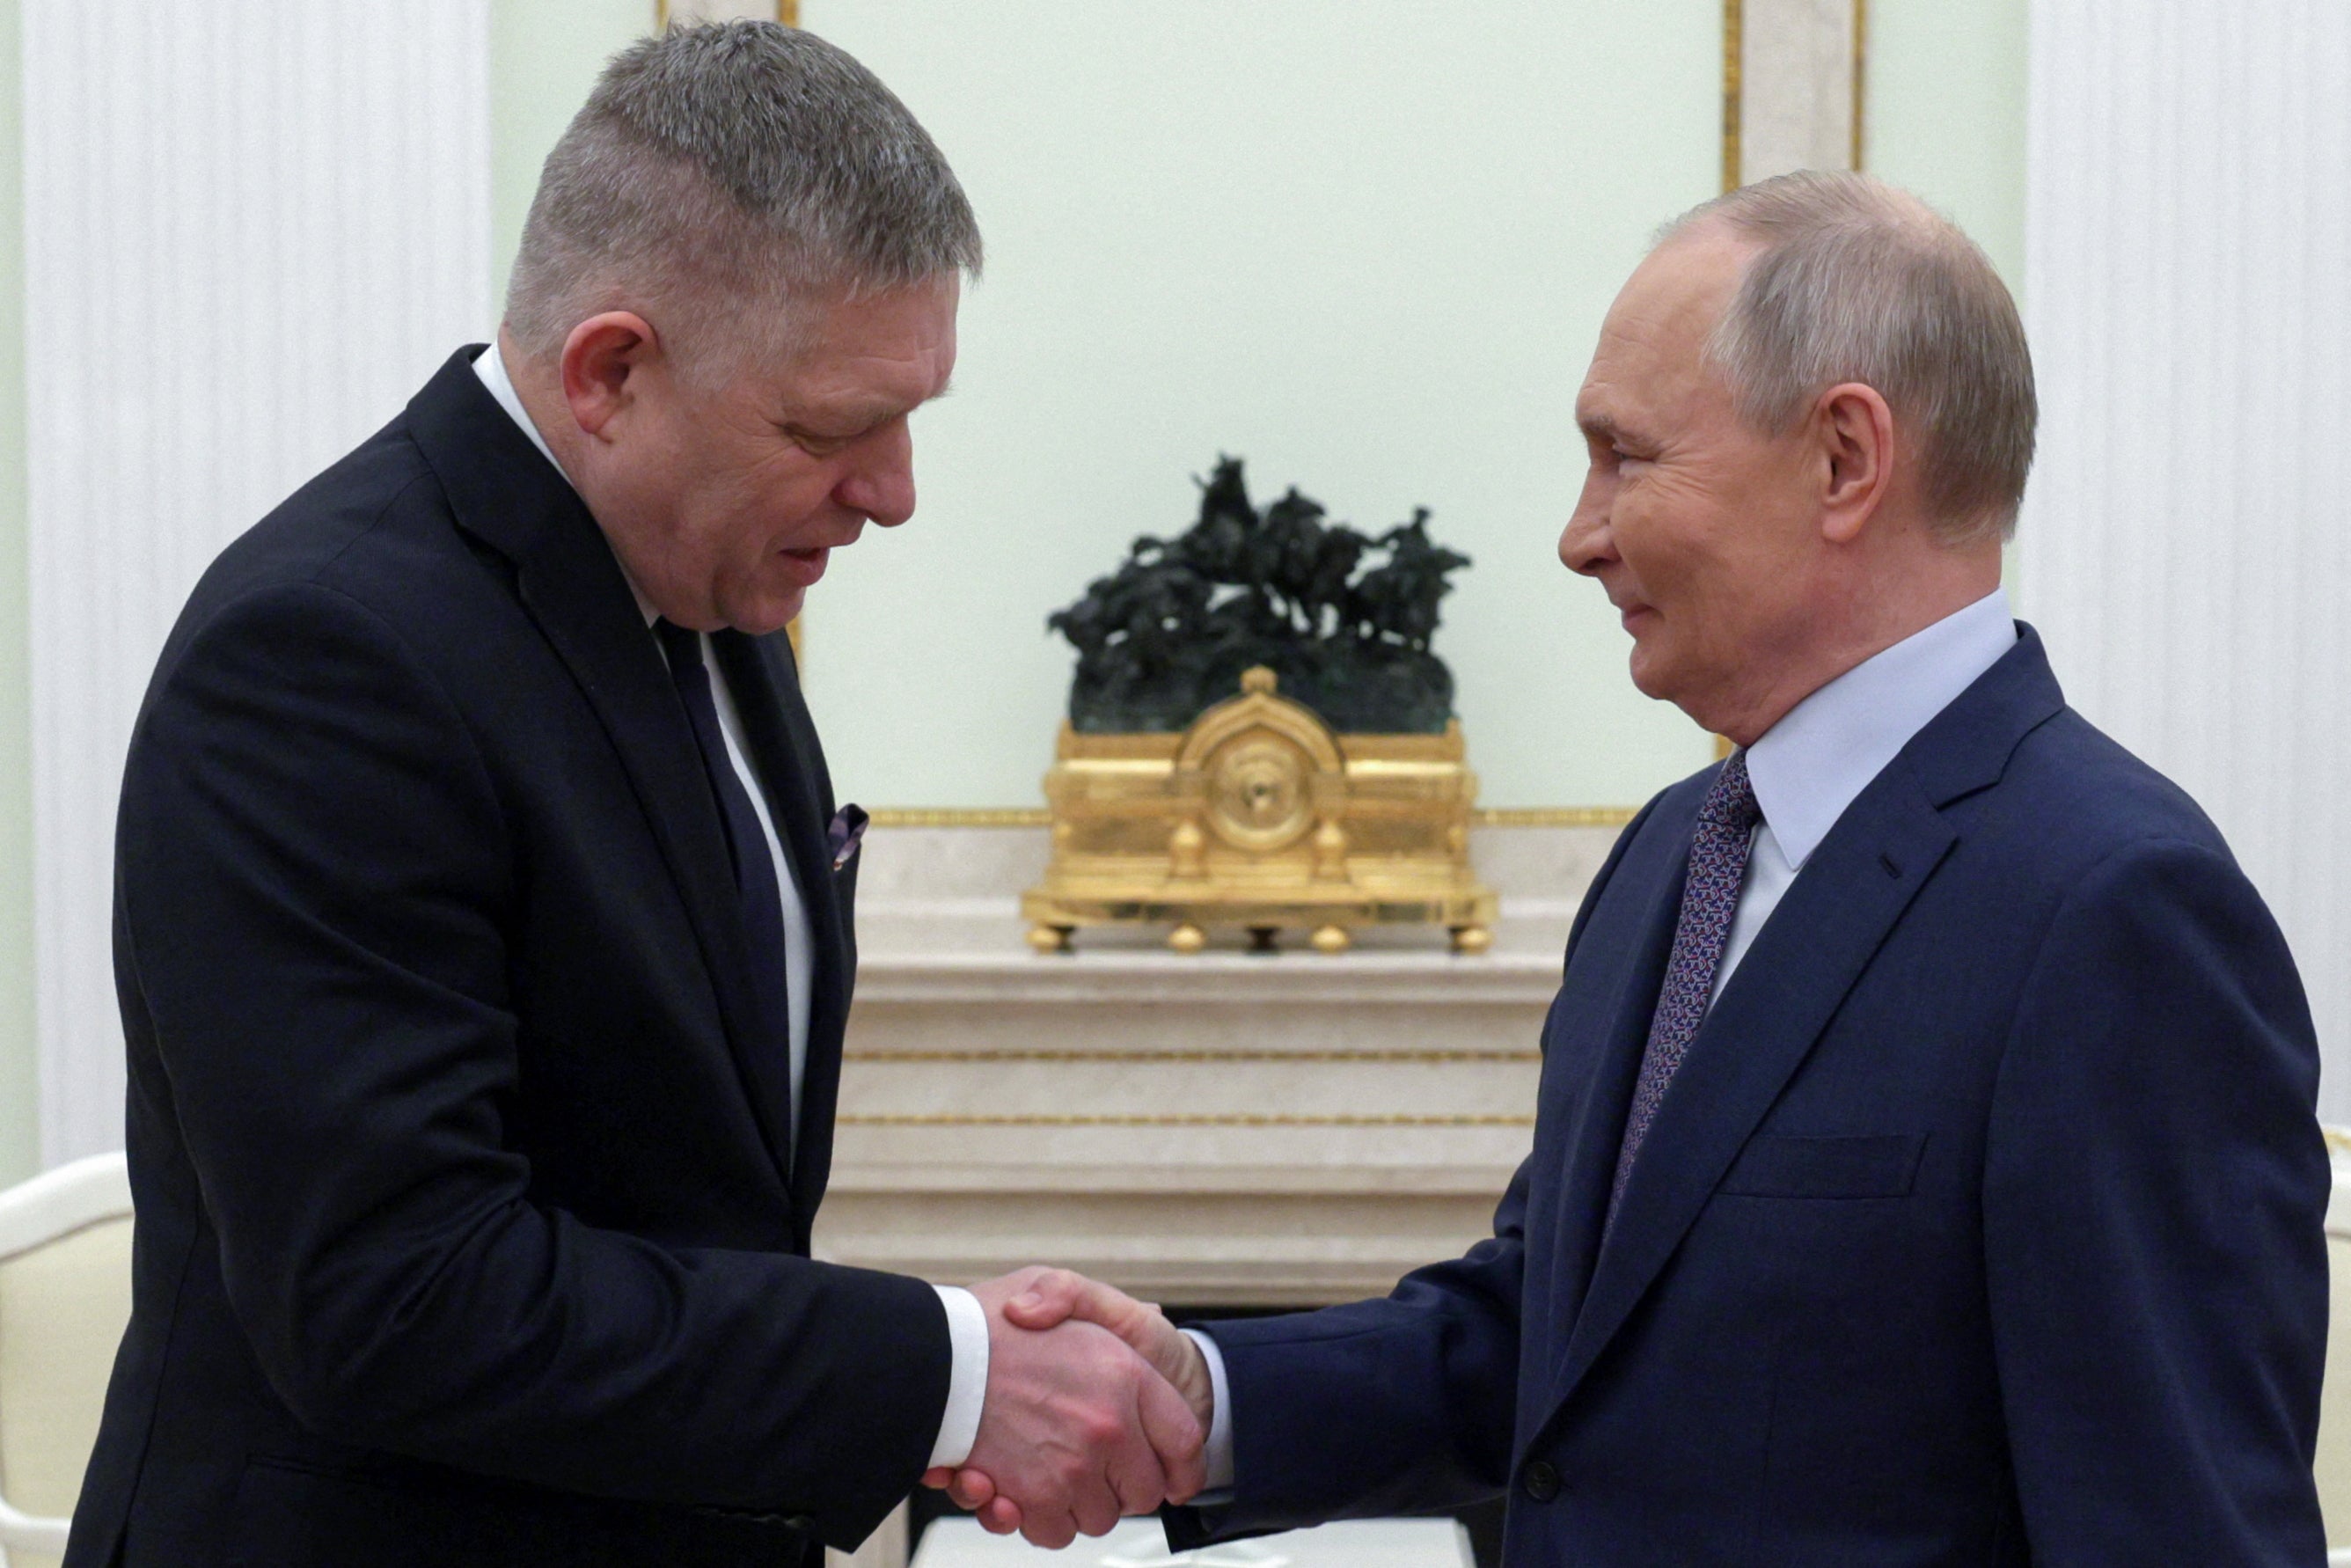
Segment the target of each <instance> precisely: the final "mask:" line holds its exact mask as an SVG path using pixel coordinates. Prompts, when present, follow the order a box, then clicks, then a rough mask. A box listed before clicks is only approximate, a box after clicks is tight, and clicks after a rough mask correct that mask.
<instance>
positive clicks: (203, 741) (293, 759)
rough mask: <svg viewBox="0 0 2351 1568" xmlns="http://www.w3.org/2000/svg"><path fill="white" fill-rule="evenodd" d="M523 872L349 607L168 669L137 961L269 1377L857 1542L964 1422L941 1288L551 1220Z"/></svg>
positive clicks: (310, 596) (256, 599) (321, 1424)
mask: <svg viewBox="0 0 2351 1568" xmlns="http://www.w3.org/2000/svg"><path fill="white" fill-rule="evenodd" d="M516 876H517V857H516V853H515V851H514V848H513V844H512V842H511V841H510V839H509V836H508V832H507V825H506V823H505V821H504V820H503V818H502V815H501V801H500V798H499V795H498V793H497V790H496V787H495V785H494V782H493V780H492V779H491V778H490V777H489V776H488V774H487V772H486V768H485V767H484V765H483V763H482V761H481V759H480V753H479V751H478V749H477V748H476V747H475V745H474V743H473V740H472V737H471V736H470V735H469V733H468V732H467V730H466V728H465V723H464V721H463V719H462V717H461V716H460V715H459V713H458V712H457V710H456V709H455V706H454V705H453V704H452V703H451V702H450V701H449V700H448V699H447V697H446V695H445V694H444V693H443V692H442V690H441V689H440V687H439V686H438V685H436V684H435V682H434V677H433V676H432V674H430V672H429V671H428V670H426V669H425V667H424V666H423V664H421V663H420V662H419V661H418V660H417V659H416V658H415V657H414V656H413V653H411V652H410V650H409V649H408V648H407V647H406V646H405V645H404V644H403V643H402V642H401V641H400V639H399V638H398V637H397V636H395V635H394V634H393V633H392V631H391V630H390V629H389V628H388V627H387V626H386V625H385V624H384V623H383V622H381V621H380V620H379V619H378V618H376V617H375V616H374V615H373V614H372V613H371V612H369V611H367V610H365V609H364V608H363V607H361V606H360V605H359V604H358V603H357V602H355V601H352V600H350V599H349V598H348V597H346V596H344V595H341V594H339V593H336V592H334V591H330V590H328V589H324V588H319V587H314V586H303V587H298V588H287V589H273V590H269V591H264V592H260V593H256V594H253V595H249V596H247V597H246V598H244V599H242V600H239V601H235V602H234V603H232V604H231V605H230V606H229V607H228V608H227V609H225V611H223V612H220V613H219V614H218V615H217V616H216V617H215V618H214V621H213V622H210V623H208V624H207V625H205V626H204V627H202V628H201V629H199V630H198V631H197V632H194V633H193V635H192V636H191V637H190V638H189V639H188V641H187V642H186V643H185V645H184V646H183V648H182V649H181V651H180V652H179V653H177V655H176V656H175V657H174V658H173V659H172V661H171V662H169V663H167V664H166V666H165V668H164V669H163V671H162V672H161V673H160V674H159V676H158V680H157V685H156V686H155V688H154V689H153V691H152V693H151V695H150V698H149V702H148V705H147V707H146V709H145V711H144V712H143V713H142V715H141V721H140V725H139V727H138V730H137V732H136V734H135V736H134V739H133V744H132V748H131V757H130V760H129V763H128V766H127V768H126V774H125V782H124V789H123V801H122V811H121V818H120V827H119V839H118V862H117V893H118V898H119V902H120V915H121V922H120V941H121V943H122V946H123V951H122V954H121V960H122V963H121V968H122V972H123V975H124V977H125V984H126V985H127V986H130V987H132V988H135V992H136V996H135V1002H136V1005H137V1007H138V1008H139V1009H141V1011H142V1012H143V1015H144V1017H145V1018H146V1019H148V1020H149V1023H150V1025H151V1026H152V1030H153V1033H154V1040H155V1049H156V1051H158V1053H159V1055H160V1057H161V1060H162V1064H163V1067H164V1069H165V1071H166V1072H167V1074H168V1076H169V1082H170V1089H171V1094H172V1099H173V1103H174V1111H175V1113H176V1115H177V1117H178V1121H179V1124H180V1128H181V1131H182V1134H183V1136H184V1138H185V1140H186V1144H187V1147H188V1151H189V1155H190V1157H191V1159H192V1161H193V1166H194V1168H195V1172H196V1176H197V1178H198V1182H199V1185H200V1187H201V1190H202V1194H203V1198H204V1207H205V1211H206V1214H207V1217H208V1218H209V1219H210V1220H211V1222H212V1224H213V1225H214V1228H216V1229H217V1231H218V1234H219V1243H220V1251H221V1266H222V1272H223V1276H224V1279H225V1284H226V1287H227V1291H228V1294H229V1299H230V1302H231V1306H232V1309H233V1310H234V1312H235V1314H236V1318H237V1321H238V1323H239V1325H240V1326H241V1328H242V1329H243V1331H244V1333H245V1334H246V1338H247V1339H248V1340H249V1341H250V1343H251V1345H252V1348H253V1352H254V1354H255V1357H256V1361H257V1362H258V1364H259V1365H260V1367H261V1369H262V1371H263V1373H264V1374H265V1375H266V1377H267V1378H268V1379H269V1381H270V1383H271V1385H272V1386H273V1387H274V1388H275V1389H276V1390H277V1394H278V1395H279V1396H280V1397H281V1398H283V1399H284V1400H285V1402H286V1403H287V1406H288V1407H289V1408H290V1409H291V1410H292V1411H293V1412H294V1413H295V1415H296V1416H298V1418H299V1419H300V1420H301V1421H302V1422H303V1423H304V1424H305V1425H307V1426H308V1427H312V1428H313V1429H315V1430H317V1431H318V1432H319V1433H320V1434H322V1435H324V1436H326V1437H330V1438H333V1439H336V1440H339V1441H344V1442H349V1443H351V1444H355V1445H360V1446H362V1447H366V1448H377V1449H382V1450H388V1451H392V1452H395V1453H401V1454H406V1455H410V1456H413V1457H417V1458H425V1459H430V1460H434V1461H438V1462H442V1463H446V1464H451V1465H455V1466H457V1467H460V1468H463V1469H471V1470H474V1471H476V1472H480V1473H484V1474H488V1475H495V1476H502V1477H508V1478H513V1479H521V1480H527V1481H532V1482H537V1483H540V1484H544V1485H549V1486H553V1487H559V1488H563V1489H567V1490H575V1491H582V1492H590V1493H594V1494H599V1495H607V1496H615V1497H624V1498H634V1499H640V1500H651V1501H660V1502H672V1503H684V1504H694V1505H703V1506H713V1507H720V1508H730V1509H742V1510H747V1511H761V1512H770V1511H772V1512H788V1513H798V1514H805V1515H808V1516H810V1518H811V1520H812V1521H813V1523H814V1527H815V1529H816V1530H817V1531H818V1533H820V1534H821V1535H823V1536H824V1537H825V1538H826V1539H828V1540H830V1541H833V1542H839V1543H843V1544H847V1543H852V1542H855V1541H857V1540H859V1539H861V1538H862V1536H863V1535H864V1534H866V1533H867V1532H868V1531H870V1530H871V1528H872V1525H873V1524H875V1523H876V1522H878V1521H880V1520H881V1518H882V1517H883V1515H884V1514H885V1513H886V1512H887V1511H888V1510H889V1509H890V1508H891V1507H893V1506H894V1505H895V1503H896V1502H897V1500H899V1499H900V1498H901V1497H903V1496H904V1493H905V1492H906V1491H907V1490H909V1488H910V1487H911V1486H912V1484H913V1483H914V1480H915V1479H916V1478H917V1476H918V1475H919V1473H920V1472H921V1470H922V1469H923V1467H924V1464H925V1461H926V1460H927V1459H928V1458H929V1455H930V1450H931V1447H932V1444H933V1441H934V1439H935V1437H936V1435H937V1433H938V1430H939V1422H940V1416H941V1412H942V1410H943V1408H944V1406H945V1402H946V1391H947V1384H948V1375H949V1359H950V1358H949V1351H948V1333H947V1325H946V1312H945V1310H944V1308H943V1307H942V1306H941V1304H940V1301H939V1298H938V1296H937V1295H936V1293H935V1291H933V1290H932V1288H931V1287H930V1286H929V1285H927V1284H925V1283H923V1282H922V1281H917V1280H910V1279H901V1278H898V1277H895V1276H892V1275H886V1274H879V1273H872V1272H868V1271H864V1270H852V1269H846V1268H840V1267H835V1266H831V1265H826V1264H820V1263H814V1262H811V1261H809V1260H804V1259H799V1258H795V1257H790V1256H787V1255H782V1254H775V1253H764V1252H748V1251H730V1250H721V1249H707V1248H695V1247H689V1246H675V1245H666V1244H662V1243H659V1242H656V1241H654V1240H652V1239H646V1238H643V1237H641V1236H635V1235H630V1234H622V1233H618V1232H613V1231H609V1230H602V1229H598V1228H593V1227H590V1226H589V1225H586V1224H583V1223H581V1222H580V1220H579V1219H578V1218H575V1217H573V1216H571V1215H569V1214H567V1213H565V1212H563V1211H562V1210H560V1209H558V1208H554V1207H548V1206H545V1205H543V1204H540V1203H538V1202H534V1201H533V1194H532V1186H531V1171H530V1168H529V1166H528V1161H527V1160H526V1159H525V1158H524V1157H523V1156H522V1155H519V1154H517V1152H515V1147H514V1140H512V1139H511V1138H509V1137H508V1135H507V1134H508V1128H507V1117H508V1115H509V1114H510V1113H511V1110H512V1107H513V1106H514V1104H515V1102H516V1092H517V1071H518V1069H517V1032H518V1022H517V1018H516V1016H515V1014H514V1012H513V1010H512V1009H511V1007H510V1005H509V999H508V987H507V966H508V964H509V963H510V962H512V961H514V959H513V955H512V954H511V953H510V952H509V950H508V947H507V941H506V937H505V919H504V916H505V912H506V911H507V910H508V909H510V908H511V907H512V904H513V895H514V881H513V879H514V878H515V877H516ZM659 1043H660V1042H658V1041H650V1040H649V1041H647V1042H646V1044H647V1048H648V1049H658V1048H659Z"/></svg>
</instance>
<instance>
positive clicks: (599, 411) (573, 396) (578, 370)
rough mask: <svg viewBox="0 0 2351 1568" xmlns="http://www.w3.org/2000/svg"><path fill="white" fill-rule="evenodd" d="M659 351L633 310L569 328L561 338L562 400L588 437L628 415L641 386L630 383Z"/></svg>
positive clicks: (609, 313) (658, 342)
mask: <svg viewBox="0 0 2351 1568" xmlns="http://www.w3.org/2000/svg"><path fill="white" fill-rule="evenodd" d="M660 353H661V340H660V339H659V338H658V337H656V336H655V335H654V332H653V328H652V327H651V326H650V325H649V324H648V323H647V322H646V320H645V319H644V318H643V317H642V316H640V315H638V314H636V313H635V312H634V311H632V310H607V311H605V312H604V313H603V314H602V315H601V316H590V317H589V318H588V319H586V320H585V321H582V322H580V325H578V326H577V327H574V328H572V329H571V335H570V336H569V337H568V338H566V339H564V340H563V360H562V372H563V400H564V402H567V403H569V404H570V405H571V417H572V418H573V419H574V420H575V421H577V422H578V423H579V425H580V429H581V430H582V431H584V432H586V433H587V434H590V435H591V436H598V435H602V434H604V433H605V431H606V430H607V428H608V427H609V426H610V425H611V423H612V422H613V421H614V420H615V419H618V418H620V417H621V416H622V414H624V413H627V412H628V411H629V409H630V408H631V406H632V404H633V403H634V402H635V400H636V394H637V392H639V391H640V390H642V389H641V388H640V387H639V386H637V385H636V384H634V382H635V379H636V378H637V377H638V375H639V374H640V372H642V371H643V370H644V369H645V368H646V366H648V365H649V364H650V363H651V362H652V361H653V360H654V359H655V358H656V357H657V356H658V355H659V354H660Z"/></svg>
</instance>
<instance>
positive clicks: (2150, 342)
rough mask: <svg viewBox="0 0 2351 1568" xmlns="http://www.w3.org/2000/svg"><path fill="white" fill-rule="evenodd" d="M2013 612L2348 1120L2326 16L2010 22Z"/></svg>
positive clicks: (2324, 4)
mask: <svg viewBox="0 0 2351 1568" xmlns="http://www.w3.org/2000/svg"><path fill="white" fill-rule="evenodd" d="M2346 105H2351V7H2346V6H2345V5H2343V4H2342V3H2341V0H2165V3H2164V4H2163V5H2147V4H2145V0H2034V3H2033V7H2032V127H2031V133H2030V141H2029V147H2030V152H2029V162H2030V174H2029V195H2028V206H2027V225H2028V227H2027V262H2026V270H2025V289H2024V293H2025V305H2026V309H2027V313H2028V317H2029V319H2030V323H2031V328H2032V337H2033V347H2034V353H2035V357H2036V359H2037V361H2038V369H2039V375H2040V384H2041V392H2042V399H2043V430H2042V456H2041V461H2040V465H2039V468H2038V470H2037V472H2036V474H2035V475H2034V477H2033V481H2032V495H2031V497H2030V498H2029V500H2028V503H2027V508H2026V515H2025V519H2024V528H2023V534H2022V542H2021V546H2020V549H2021V552H2022V559H2021V563H2020V564H2021V588H2022V601H2023V605H2024V611H2025V613H2026V614H2027V615H2028V616H2029V617H2030V618H2031V619H2032V620H2033V621H2035V622H2037V623H2039V625H2040V626H2041V628H2042V630H2043V632H2044V633H2045V634H2046V635H2047V638H2048V642H2049V647H2050V652H2051V654H2052V656H2053V659H2054V660H2055V662H2056V665H2057V670H2058V674H2059V676H2060V677H2061V678H2062V679H2063V680H2064V683H2065V685H2066V688H2067V691H2068V694H2069V695H2071V697H2072V698H2073V701H2074V705H2075V706H2078V707H2079V708H2081V709H2082V711H2083V712H2084V713H2085V714H2086V715H2088V716H2089V717H2090V718H2091V719H2092V720H2093V721H2094V722H2095V723H2097V724H2098V725H2100V726H2101V727H2104V728H2105V729H2106V730H2107V731H2108V732H2109V733H2111V734H2113V735H2114V736H2115V737H2116V738H2118V739H2120V740H2121V741H2122V742H2123V743H2124V744H2126V745H2127V746H2129V747H2131V748H2132V749H2134V750H2136V751H2137V752H2138V753H2139V754H2140V755H2141V756H2143V757H2146V758H2147V759H2148V760H2150V761H2152V762H2154V763H2155V764H2156V765H2157V766H2158V767H2159V768H2163V769H2164V770H2165V771H2166V772H2168V773H2169V774H2170V775H2171V776H2172V777H2173V778H2174V779H2178V780H2179V782H2180V783H2181V784H2182V785H2184V786H2185V787H2186V788H2187V789H2189V792H2190V793H2192V794H2193V795H2194V796H2195V797H2196V798H2197V800H2199V801H2200V802H2201V803H2202V804H2203V806H2204V807H2205V809H2206V810H2208V811H2210V813H2211V815H2212V817H2213V818H2214V820H2215V821H2218V822H2219V823H2220V827H2221V829H2222V831H2225V832H2226V833H2227V834H2228V836H2229V840H2230V841H2231V844H2232V845H2233V846H2234V847H2235V849H2236V852H2237V855H2238V858H2239V859H2240V860H2241V862H2243V864H2244V866H2245V868H2246V870H2247V871H2248V872H2249V873H2251V874H2252V878H2253V880H2254V882H2255V883H2257V884H2258V885H2259V886H2260V887H2261V889H2262V893H2263V894H2264V895H2265V896H2266V897H2267V898H2268V900H2269V902H2270V904H2271V906H2272V907H2273V909H2274V910H2275V911H2276V913H2277V915H2278V917H2279V919H2280V921H2281V922H2282V924H2283V925H2284V927H2285V930H2286V934H2287V936H2288V937H2289V938H2290V939H2291V940H2292V942H2293V944H2294V952H2295V955H2296V956H2297V958H2298V959H2299V961H2300V963H2301V966H2302V969H2303V976H2304V981H2305V982H2306V984H2307V985H2308V987H2309V989H2310V993H2311V999H2312V1003H2313V1007H2314V1011H2315V1013H2316V1016H2317V1020H2318V1028H2319V1036H2320V1040H2321V1041H2322V1044H2323V1046H2324V1048H2325V1051H2326V1053H2327V1057H2326V1060H2327V1066H2328V1071H2327V1075H2326V1082H2325V1084H2324V1086H2323V1087H2322V1091H2321V1099H2322V1105H2323V1107H2324V1109H2325V1113H2326V1115H2327V1116H2328V1118H2329V1119H2330V1120H2334V1121H2342V1120H2345V1119H2346V1118H2351V796H2346V792H2345V780H2346V778H2351V729H2346V723H2347V722H2351V721H2346V717H2345V715H2344V712H2343V706H2342V705H2343V698H2344V695H2345V693H2346V690H2351V641H2346V631H2345V628H2346V622H2351V526H2346V513H2351V261H2347V260H2346V257H2351V112H2346Z"/></svg>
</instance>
